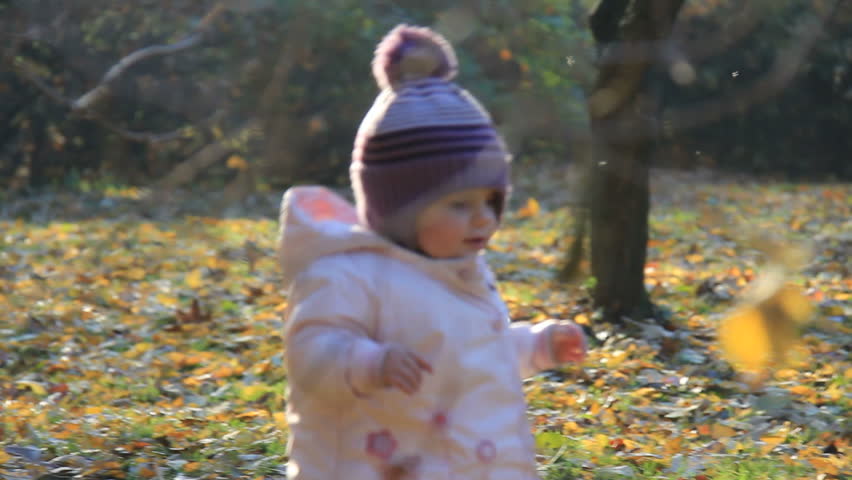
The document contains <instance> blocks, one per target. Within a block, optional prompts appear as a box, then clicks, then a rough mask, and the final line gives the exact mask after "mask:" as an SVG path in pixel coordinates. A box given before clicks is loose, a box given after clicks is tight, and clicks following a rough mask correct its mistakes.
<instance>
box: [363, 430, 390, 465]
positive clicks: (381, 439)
mask: <svg viewBox="0 0 852 480" xmlns="http://www.w3.org/2000/svg"><path fill="white" fill-rule="evenodd" d="M394 450H396V439H395V438H393V435H392V434H391V433H390V431H388V430H387V429H385V430H382V431H379V432H372V433H370V434H368V435H367V453H368V454H370V455H373V456H375V457H379V458H381V459H382V460H388V459H389V458H390V457H391V455H393V452H394Z"/></svg>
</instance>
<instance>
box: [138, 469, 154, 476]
mask: <svg viewBox="0 0 852 480" xmlns="http://www.w3.org/2000/svg"><path fill="white" fill-rule="evenodd" d="M138 474H139V476H140V477H142V478H154V477H156V476H157V472H155V471H154V470H151V469H150V468H148V467H139V471H138Z"/></svg>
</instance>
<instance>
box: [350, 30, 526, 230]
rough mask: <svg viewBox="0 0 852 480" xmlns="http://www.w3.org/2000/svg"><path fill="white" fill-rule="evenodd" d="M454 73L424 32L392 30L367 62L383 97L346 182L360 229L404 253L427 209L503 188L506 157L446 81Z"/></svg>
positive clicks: (442, 45)
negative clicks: (466, 193) (452, 197)
mask: <svg viewBox="0 0 852 480" xmlns="http://www.w3.org/2000/svg"><path fill="white" fill-rule="evenodd" d="M456 72H457V61H456V55H455V52H454V51H453V48H452V46H451V45H450V44H449V43H448V42H447V40H446V39H444V37H442V36H441V35H439V34H437V33H435V32H434V31H432V30H430V29H428V28H425V27H413V26H408V25H398V26H397V27H396V28H394V29H393V30H391V31H390V33H388V34H387V35H386V36H385V38H384V39H383V40H382V41H381V43H379V45H378V47H377V48H376V53H375V57H374V59H373V76H374V77H375V78H376V82H377V83H378V85H379V87H380V88H381V89H382V92H381V93H380V94H379V96H378V97H377V98H376V100H375V102H374V103H373V106H372V108H370V110H369V112H367V115H366V116H365V117H364V119H363V121H362V122H361V126H360V127H359V129H358V134H357V136H356V138H355V146H354V150H353V152H352V165H351V167H350V177H351V181H352V187H353V190H354V193H355V203H356V206H357V210H358V217H359V220H360V221H361V223H362V224H364V225H366V226H368V227H370V228H371V229H372V230H374V231H376V232H379V233H380V234H383V235H386V236H388V237H390V238H391V239H393V240H396V241H398V242H400V243H402V244H403V245H406V246H409V247H413V246H416V245H415V239H416V232H415V221H416V218H417V215H418V214H419V213H420V212H421V211H422V210H423V208H425V207H426V206H428V205H429V204H430V203H431V202H433V201H435V200H437V199H438V198H440V197H442V196H443V195H446V194H448V193H452V192H455V191H459V190H463V189H468V188H480V187H489V188H497V189H499V190H500V191H501V192H503V197H505V193H506V191H507V190H508V188H509V165H510V161H511V157H510V155H509V153H508V151H507V149H506V147H505V144H504V142H503V140H502V139H501V138H500V135H499V134H498V133H497V131H496V130H495V129H494V125H493V123H492V121H491V117H490V116H489V114H488V112H487V111H486V110H485V109H484V108H483V107H482V106H481V105H480V104H479V102H478V101H477V100H476V99H475V98H474V97H473V95H471V94H470V93H468V92H467V91H465V90H464V89H462V88H461V87H459V86H458V85H456V84H455V83H453V82H452V81H451V80H452V79H453V77H455V75H456ZM503 201H504V200H503ZM501 209H502V201H501V202H500V205H499V206H498V212H497V214H498V216H499V214H500V213H501V212H500V210H501Z"/></svg>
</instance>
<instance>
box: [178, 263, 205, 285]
mask: <svg viewBox="0 0 852 480" xmlns="http://www.w3.org/2000/svg"><path fill="white" fill-rule="evenodd" d="M203 275H204V272H203V271H202V270H201V269H200V268H198V269H195V270H193V271H192V272H190V273H189V274H188V275H187V276H186V278H184V280H183V281H184V283H186V285H187V286H188V287H189V288H193V289H198V288H201V285H202V284H203V282H202V276H203Z"/></svg>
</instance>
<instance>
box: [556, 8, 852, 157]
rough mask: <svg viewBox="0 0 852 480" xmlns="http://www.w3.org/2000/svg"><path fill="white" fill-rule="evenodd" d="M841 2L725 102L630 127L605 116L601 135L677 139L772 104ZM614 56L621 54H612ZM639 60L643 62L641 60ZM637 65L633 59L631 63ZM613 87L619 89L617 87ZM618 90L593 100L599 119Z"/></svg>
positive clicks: (582, 135)
mask: <svg viewBox="0 0 852 480" xmlns="http://www.w3.org/2000/svg"><path fill="white" fill-rule="evenodd" d="M842 2H843V0H834V2H833V3H831V4H830V6H829V7H828V8H826V9H825V10H824V11H822V12H820V13H819V14H817V15H816V18H813V17H810V18H806V19H804V20H803V21H802V22H801V24H800V27H799V29H798V32H799V33H798V34H797V35H796V36H795V38H793V39H791V40H790V42H789V45H790V46H789V47H787V48H785V49H783V50H780V51H779V52H778V53H777V54H776V56H775V61H774V63H773V65H772V67H771V68H770V69H769V70H768V71H767V72H766V73H765V74H763V75H762V76H760V77H759V78H757V79H756V80H755V81H754V82H752V83H751V84H750V85H747V86H745V87H741V88H739V89H737V90H735V91H734V92H732V93H730V94H728V95H726V96H724V97H722V98H718V97H717V98H712V99H710V100H707V101H704V102H699V103H696V104H695V105H691V106H686V107H680V108H677V109H671V110H668V111H666V112H664V113H663V116H662V122H658V121H655V120H654V119H653V118H645V119H644V120H643V122H642V123H641V124H636V123H635V122H633V123H627V122H620V121H611V120H609V119H606V118H602V117H603V116H606V115H603V116H602V117H598V118H599V121H600V122H602V125H603V126H604V128H603V132H602V135H604V137H605V138H606V139H607V140H608V141H616V142H617V141H630V140H632V139H635V138H637V137H642V138H651V137H656V136H657V135H659V134H660V133H663V134H665V135H666V136H674V135H676V134H678V133H682V132H683V131H686V130H689V129H692V128H696V127H699V126H702V125H706V124H708V123H712V122H715V121H717V120H719V119H721V118H724V117H725V116H726V115H730V114H732V113H736V112H740V111H744V110H747V109H748V108H750V107H752V106H754V105H757V104H760V103H763V102H765V101H767V100H769V99H770V98H772V97H773V96H775V95H777V94H778V93H779V92H780V91H782V90H783V89H784V88H785V87H786V86H787V85H789V83H790V82H791V81H792V80H793V78H795V76H796V74H797V73H798V72H799V69H800V68H801V65H802V64H803V63H804V60H805V59H806V58H807V56H808V54H809V53H810V51H811V50H812V49H813V48H814V46H815V45H816V41H817V40H818V39H819V36H820V34H821V33H822V32H823V31H824V30H825V27H826V25H827V24H828V23H829V22H830V20H831V18H832V17H833V16H834V14H835V12H836V11H837V10H838V8H839V7H840V5H841V4H842ZM634 51H635V50H634ZM678 54H681V55H682V52H675V53H671V52H669V53H667V55H672V58H676V55H678ZM613 55H620V54H619V53H613ZM639 58H640V60H641V57H639ZM609 61H610V58H609V57H607V58H605V59H604V62H605V63H607V64H608V63H609ZM637 61H638V60H635V59H632V58H631V60H630V63H635V62H637ZM613 86H614V87H616V86H617V85H613ZM618 90H623V89H614V90H612V91H609V92H605V95H604V97H606V96H607V95H610V97H609V98H602V99H601V98H599V99H595V100H597V101H598V102H600V105H595V104H593V103H592V102H591V100H590V104H589V105H590V107H589V108H590V109H591V108H596V109H598V111H597V114H598V115H600V114H604V113H608V112H611V111H612V110H614V109H616V108H617V103H618V102H617V101H616V100H617V99H618V98H621V95H618ZM622 94H623V92H622ZM568 137H569V140H570V141H577V142H587V141H589V140H590V139H591V134H590V132H589V131H587V130H579V131H572V132H570V133H569V134H568Z"/></svg>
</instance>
